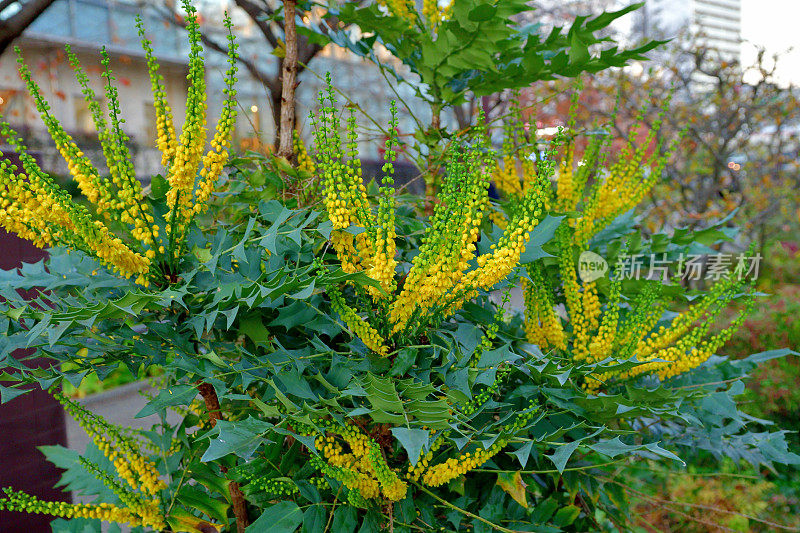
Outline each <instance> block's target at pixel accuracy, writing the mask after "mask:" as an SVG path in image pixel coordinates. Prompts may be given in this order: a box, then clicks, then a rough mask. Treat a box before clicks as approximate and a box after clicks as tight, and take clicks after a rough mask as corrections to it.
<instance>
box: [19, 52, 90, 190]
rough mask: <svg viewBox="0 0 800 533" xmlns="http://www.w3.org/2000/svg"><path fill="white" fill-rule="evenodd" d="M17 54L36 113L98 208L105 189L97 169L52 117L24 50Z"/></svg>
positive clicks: (79, 183)
mask: <svg viewBox="0 0 800 533" xmlns="http://www.w3.org/2000/svg"><path fill="white" fill-rule="evenodd" d="M14 51H15V52H16V54H17V63H18V65H17V69H18V71H19V75H20V77H21V78H22V80H23V81H24V82H25V85H26V87H27V89H28V93H29V94H30V95H31V97H32V98H33V101H34V103H35V105H36V109H37V111H38V112H39V114H40V116H41V118H42V121H43V122H44V124H45V126H46V127H47V131H48V133H49V134H50V137H51V138H52V139H53V140H54V141H55V144H56V149H57V150H58V152H59V153H60V154H61V156H62V157H63V158H64V161H65V162H66V163H67V168H68V169H69V172H70V175H71V176H72V177H73V179H74V180H75V181H76V183H77V184H78V188H79V189H80V191H81V192H82V193H83V195H84V196H86V198H87V199H89V201H90V202H92V203H93V204H96V203H97V202H98V200H99V198H100V197H101V195H102V194H103V189H102V186H103V185H102V183H101V180H100V175H99V173H98V171H97V169H95V168H94V166H93V165H92V163H91V161H89V159H88V158H87V157H86V156H85V155H84V154H83V152H81V151H80V149H79V148H78V147H77V145H76V144H75V142H74V141H73V140H72V138H71V137H70V136H69V135H68V134H67V132H65V131H64V128H63V127H62V126H61V123H60V122H59V121H58V119H56V118H55V117H54V116H53V115H51V114H50V111H49V109H50V106H49V105H48V104H47V102H45V100H44V98H43V97H42V93H41V91H40V90H39V86H38V85H37V84H36V82H35V81H33V78H32V76H31V72H30V69H29V68H28V66H27V65H26V64H25V62H24V60H23V58H22V50H20V48H19V47H16V46H15V47H14ZM68 52H69V50H68Z"/></svg>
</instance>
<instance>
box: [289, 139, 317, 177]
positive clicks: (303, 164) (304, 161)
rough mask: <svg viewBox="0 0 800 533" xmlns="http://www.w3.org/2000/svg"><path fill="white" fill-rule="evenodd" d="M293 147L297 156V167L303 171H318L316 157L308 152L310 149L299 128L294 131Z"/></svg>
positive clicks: (309, 172) (311, 172)
mask: <svg viewBox="0 0 800 533" xmlns="http://www.w3.org/2000/svg"><path fill="white" fill-rule="evenodd" d="M292 147H293V148H294V153H295V156H296V157H297V169H298V170H300V171H301V172H306V173H308V174H314V172H316V166H315V165H314V159H313V158H312V157H311V156H310V155H309V154H308V149H306V145H305V144H304V143H303V140H302V139H301V138H300V134H299V133H297V130H295V131H293V132H292Z"/></svg>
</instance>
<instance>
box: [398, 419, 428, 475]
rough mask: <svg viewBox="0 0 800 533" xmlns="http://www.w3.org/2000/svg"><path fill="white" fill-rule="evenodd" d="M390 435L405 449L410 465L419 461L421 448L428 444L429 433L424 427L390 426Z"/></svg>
mask: <svg viewBox="0 0 800 533" xmlns="http://www.w3.org/2000/svg"><path fill="white" fill-rule="evenodd" d="M392 435H394V437H395V438H396V439H397V440H398V441H399V442H400V445H401V446H402V447H403V448H404V449H405V450H406V453H407V454H408V460H409V462H410V463H411V465H412V466H414V465H416V464H417V461H419V457H420V452H422V448H423V447H425V446H426V445H427V444H428V438H429V437H430V433H429V432H428V431H427V430H425V429H411V428H404V427H395V428H392Z"/></svg>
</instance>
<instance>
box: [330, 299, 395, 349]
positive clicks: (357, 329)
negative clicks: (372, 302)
mask: <svg viewBox="0 0 800 533" xmlns="http://www.w3.org/2000/svg"><path fill="white" fill-rule="evenodd" d="M328 294H329V295H330V297H331V307H332V308H333V309H334V310H335V311H336V312H337V313H339V316H340V317H342V321H343V322H344V323H345V325H347V327H348V328H349V329H350V331H351V333H352V334H353V335H354V336H355V337H358V338H359V339H361V341H362V342H363V343H364V345H366V347H367V348H369V349H370V350H372V351H373V352H375V353H377V354H378V355H383V356H385V355H387V354H388V353H389V348H388V347H387V346H386V341H385V340H384V339H383V337H382V336H381V335H380V334H379V333H378V332H377V331H376V330H375V328H373V327H372V326H370V325H369V323H367V321H366V320H364V319H363V318H361V317H360V316H358V314H357V313H356V311H355V310H354V309H353V308H352V307H350V306H349V305H347V304H346V303H345V301H344V298H343V297H342V295H341V293H340V292H339V291H338V290H336V289H329V290H328Z"/></svg>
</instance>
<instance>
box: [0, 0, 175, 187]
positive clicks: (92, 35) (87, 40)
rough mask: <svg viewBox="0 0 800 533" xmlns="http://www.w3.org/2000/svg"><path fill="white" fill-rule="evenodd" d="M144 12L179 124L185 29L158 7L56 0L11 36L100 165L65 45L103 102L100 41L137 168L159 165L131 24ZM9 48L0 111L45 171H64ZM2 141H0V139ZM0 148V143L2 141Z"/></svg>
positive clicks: (0, 82) (145, 78) (0, 63)
mask: <svg viewBox="0 0 800 533" xmlns="http://www.w3.org/2000/svg"><path fill="white" fill-rule="evenodd" d="M140 13H143V18H144V21H145V25H146V27H147V37H148V38H149V39H150V40H152V41H153V48H154V50H155V53H156V54H157V55H158V57H159V59H160V64H161V74H162V75H163V76H164V82H165V86H166V91H167V99H168V100H169V102H170V105H171V106H172V109H173V113H174V115H175V119H176V122H177V124H178V125H180V124H182V123H183V116H184V114H185V99H186V89H187V85H186V83H187V82H186V74H187V72H188V67H187V63H186V50H187V45H186V36H185V33H184V32H183V31H182V30H180V29H178V28H177V27H174V26H173V25H171V24H168V23H165V22H164V21H163V20H162V19H161V18H160V17H159V15H158V14H157V13H155V12H148V11H146V10H145V11H143V10H142V9H141V8H140V7H139V6H137V5H134V4H131V3H127V2H116V1H114V0H57V1H56V2H55V3H54V4H53V5H51V6H50V7H49V8H48V9H47V10H46V11H45V12H44V13H43V14H42V15H41V16H40V17H39V18H37V19H36V21H35V22H34V23H33V24H32V25H31V26H30V27H29V28H28V30H26V32H25V33H24V34H23V35H22V37H20V38H19V39H18V40H17V41H16V43H15V44H16V45H17V46H19V47H20V48H21V49H22V54H23V58H24V60H25V62H26V63H27V65H28V67H29V68H30V70H31V73H32V75H33V78H34V80H35V81H36V82H37V83H38V85H39V87H40V88H41V91H42V94H43V96H44V98H45V99H46V100H47V101H48V102H49V104H50V106H51V112H52V114H53V115H54V116H55V117H56V118H57V119H58V120H59V121H60V122H61V124H62V126H63V127H64V129H65V130H66V131H67V132H68V133H69V134H70V135H72V136H73V137H74V138H75V139H76V142H77V143H78V144H79V146H80V147H81V148H82V149H83V150H84V152H85V153H86V154H87V155H89V156H90V157H91V159H92V161H93V163H95V165H96V166H97V167H98V168H99V169H101V171H102V169H104V168H105V165H104V158H103V157H102V153H101V151H100V146H99V143H98V141H97V135H96V132H95V129H94V124H93V122H92V117H91V114H90V113H89V109H88V104H87V103H86V101H85V100H84V96H83V94H82V93H81V87H80V85H79V84H78V82H77V81H76V79H75V75H74V73H73V71H72V68H71V66H70V64H69V61H68V58H67V55H66V53H65V51H64V46H65V45H67V44H69V45H70V47H71V48H72V50H73V52H75V54H76V56H77V57H78V59H79V60H80V61H81V64H82V66H83V68H84V70H85V72H86V73H87V75H88V76H89V78H90V80H91V87H92V89H93V90H94V92H95V94H96V96H97V99H98V101H99V102H100V104H101V107H103V108H104V109H105V104H106V98H105V85H104V78H102V77H101V73H102V65H101V63H100V60H101V55H100V52H101V49H102V47H103V46H105V48H106V50H107V51H108V52H109V55H110V58H111V69H112V71H113V74H114V76H115V77H116V86H117V88H118V90H119V97H120V103H121V115H122V118H123V119H124V121H125V122H124V124H123V130H124V131H125V133H126V134H127V135H128V136H129V137H130V139H131V142H130V143H129V148H130V149H131V152H132V154H133V157H134V160H135V164H136V171H137V174H138V175H140V176H147V175H149V174H152V173H156V172H159V171H160V164H161V156H160V154H159V153H158V151H157V150H156V149H155V137H156V121H155V108H154V106H153V101H152V92H151V89H150V79H149V75H148V71H147V64H146V62H145V59H144V54H143V52H142V49H141V46H140V41H139V36H138V34H137V32H136V21H135V17H136V15H137V14H140ZM16 60H17V58H16V56H15V54H14V52H13V51H12V50H8V51H7V52H6V53H5V54H3V55H2V56H0V115H2V117H3V119H4V120H6V121H7V122H8V123H9V124H11V126H12V127H13V128H14V129H16V130H17V131H18V132H19V133H20V134H21V135H22V136H23V137H24V140H25V142H26V144H27V145H28V147H29V148H30V149H31V151H32V153H33V154H34V155H35V156H36V157H37V159H38V160H39V162H40V164H41V166H42V167H43V168H44V169H45V170H46V171H48V172H51V173H53V174H57V175H66V174H68V170H67V168H66V164H65V163H64V162H63V160H62V159H61V156H60V155H59V154H58V152H57V151H56V150H55V147H54V145H53V142H52V141H51V140H50V138H49V136H48V134H47V130H46V128H45V126H44V124H43V122H42V120H41V118H40V117H39V114H38V111H37V110H36V107H35V104H34V102H33V99H32V98H31V97H30V95H29V94H28V91H27V89H26V88H25V84H24V83H23V81H22V80H21V79H20V77H19V74H18V72H17V62H16ZM0 146H2V143H0ZM0 150H2V148H0Z"/></svg>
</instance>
